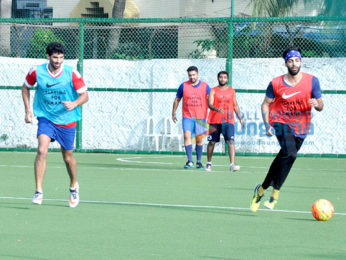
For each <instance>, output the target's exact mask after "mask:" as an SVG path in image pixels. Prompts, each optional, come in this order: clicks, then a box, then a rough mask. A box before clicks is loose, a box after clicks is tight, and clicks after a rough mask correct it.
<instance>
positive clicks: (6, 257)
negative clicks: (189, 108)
mask: <svg viewBox="0 0 346 260" xmlns="http://www.w3.org/2000/svg"><path fill="white" fill-rule="evenodd" d="M0 258H1V259H35V260H47V259H50V258H42V257H30V256H26V255H25V256H23V255H10V254H7V255H6V254H0Z"/></svg>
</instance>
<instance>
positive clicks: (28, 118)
mask: <svg viewBox="0 0 346 260" xmlns="http://www.w3.org/2000/svg"><path fill="white" fill-rule="evenodd" d="M33 118H34V114H33V113H32V112H31V111H28V112H26V113H25V123H27V124H30V123H32V119H33Z"/></svg>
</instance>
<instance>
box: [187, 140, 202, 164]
mask: <svg viewBox="0 0 346 260" xmlns="http://www.w3.org/2000/svg"><path fill="white" fill-rule="evenodd" d="M185 151H186V155H187V160H188V161H190V162H192V161H193V160H192V144H190V145H187V146H185ZM196 154H197V162H200V161H201V159H202V155H203V145H196Z"/></svg>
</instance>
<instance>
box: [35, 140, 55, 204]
mask: <svg viewBox="0 0 346 260" xmlns="http://www.w3.org/2000/svg"><path fill="white" fill-rule="evenodd" d="M37 139H38V148H37V154H36V159H35V184H36V187H35V194H34V196H33V198H32V203H35V204H41V203H42V200H43V179H44V175H45V172H46V167H47V154H48V146H49V143H50V142H51V138H50V137H49V136H47V135H45V134H40V135H39V136H38V137H37Z"/></svg>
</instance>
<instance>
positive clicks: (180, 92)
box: [172, 83, 184, 123]
mask: <svg viewBox="0 0 346 260" xmlns="http://www.w3.org/2000/svg"><path fill="white" fill-rule="evenodd" d="M183 96H184V83H182V84H180V86H179V88H178V91H177V95H176V96H175V99H174V102H173V108H172V120H173V122H174V123H176V122H177V121H178V119H177V115H176V112H177V108H178V106H179V102H180V100H181V99H182V98H183Z"/></svg>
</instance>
